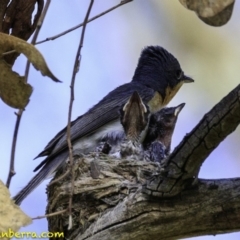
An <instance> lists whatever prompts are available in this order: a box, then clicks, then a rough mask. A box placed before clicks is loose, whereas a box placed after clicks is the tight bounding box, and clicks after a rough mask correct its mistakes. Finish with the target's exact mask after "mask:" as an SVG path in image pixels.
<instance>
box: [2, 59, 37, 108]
mask: <svg viewBox="0 0 240 240" xmlns="http://www.w3.org/2000/svg"><path fill="white" fill-rule="evenodd" d="M32 91H33V89H32V87H31V85H29V84H27V83H26V82H25V79H24V77H21V76H19V75H18V74H17V73H16V72H13V71H12V70H11V68H10V66H9V65H8V64H7V63H6V62H5V61H4V60H3V59H0V97H1V99H2V100H3V101H4V102H5V103H6V104H8V105H9V106H11V107H13V108H21V109H24V108H25V107H26V105H27V104H28V102H29V98H30V96H31V94H32Z"/></svg>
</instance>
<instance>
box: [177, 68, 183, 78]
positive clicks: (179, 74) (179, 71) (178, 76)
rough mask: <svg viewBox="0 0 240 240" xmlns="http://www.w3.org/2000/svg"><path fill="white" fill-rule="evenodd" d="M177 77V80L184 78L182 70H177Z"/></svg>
mask: <svg viewBox="0 0 240 240" xmlns="http://www.w3.org/2000/svg"><path fill="white" fill-rule="evenodd" d="M176 76H177V79H181V78H182V77H183V71H182V70H177V71H176Z"/></svg>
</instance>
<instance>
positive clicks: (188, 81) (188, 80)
mask: <svg viewBox="0 0 240 240" xmlns="http://www.w3.org/2000/svg"><path fill="white" fill-rule="evenodd" d="M182 79H183V82H184V83H191V82H194V80H193V79H192V78H191V77H188V76H186V75H184V76H183V77H182Z"/></svg>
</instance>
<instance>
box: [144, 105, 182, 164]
mask: <svg viewBox="0 0 240 240" xmlns="http://www.w3.org/2000/svg"><path fill="white" fill-rule="evenodd" d="M184 106H185V103H182V104H180V105H178V106H177V107H170V108H163V109H161V110H160V111H159V112H157V113H155V114H152V115H151V117H150V120H149V127H148V131H147V134H146V137H145V139H144V141H143V149H144V159H145V160H148V161H153V162H161V160H163V159H165V158H166V157H167V156H168V155H169V154H170V150H171V141H172V135H173V132H174V129H175V126H176V122H177V118H178V115H179V113H180V112H181V110H182V109H183V107H184Z"/></svg>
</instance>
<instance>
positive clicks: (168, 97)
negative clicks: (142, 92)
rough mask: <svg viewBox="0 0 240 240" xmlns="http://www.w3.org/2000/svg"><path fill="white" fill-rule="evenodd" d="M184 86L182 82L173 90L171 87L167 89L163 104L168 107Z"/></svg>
mask: <svg viewBox="0 0 240 240" xmlns="http://www.w3.org/2000/svg"><path fill="white" fill-rule="evenodd" d="M182 85H183V82H182V81H181V82H179V83H178V84H177V85H176V86H175V87H173V88H171V87H170V86H168V87H167V88H166V90H165V98H164V99H163V102H162V104H163V106H166V105H167V104H168V103H169V102H170V101H171V100H172V98H173V97H174V96H175V95H176V93H177V92H178V90H179V89H180V87H181V86H182Z"/></svg>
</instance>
